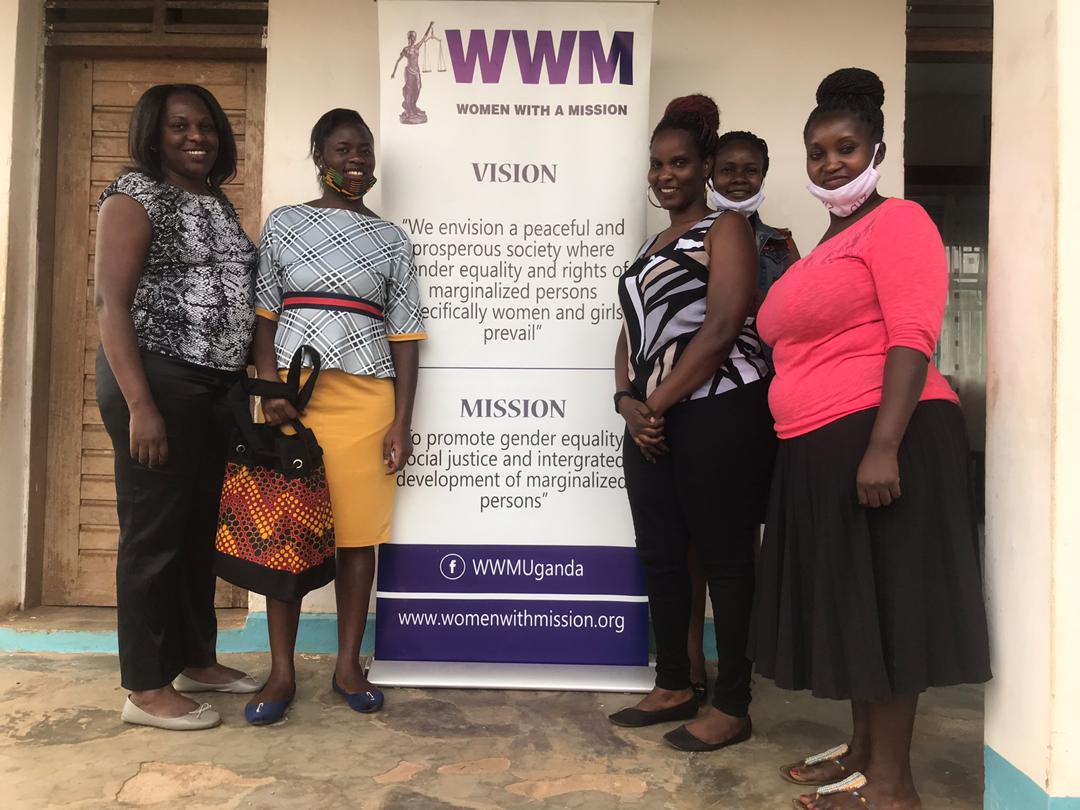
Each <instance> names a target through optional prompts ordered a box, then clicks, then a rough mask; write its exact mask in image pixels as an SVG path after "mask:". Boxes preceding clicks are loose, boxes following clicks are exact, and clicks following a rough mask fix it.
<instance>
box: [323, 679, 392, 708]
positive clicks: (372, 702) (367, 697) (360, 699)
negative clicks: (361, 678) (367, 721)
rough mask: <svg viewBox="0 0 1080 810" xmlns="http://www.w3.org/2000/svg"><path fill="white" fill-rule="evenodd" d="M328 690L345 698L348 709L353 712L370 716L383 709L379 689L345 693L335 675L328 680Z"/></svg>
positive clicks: (381, 695)
mask: <svg viewBox="0 0 1080 810" xmlns="http://www.w3.org/2000/svg"><path fill="white" fill-rule="evenodd" d="M330 688H331V689H333V690H334V691H335V692H337V693H338V694H339V695H341V696H342V697H343V698H345V702H346V703H348V704H349V708H350V709H352V710H353V711H354V712H362V713H364V714H371V713H372V712H377V711H379V709H381V708H382V707H383V699H384V697H383V693H382V690H381V689H372V690H371V691H369V692H346V691H345V690H344V689H342V688H341V687H340V686H338V682H337V674H336V673H335V674H334V677H333V678H332V679H331V680H330Z"/></svg>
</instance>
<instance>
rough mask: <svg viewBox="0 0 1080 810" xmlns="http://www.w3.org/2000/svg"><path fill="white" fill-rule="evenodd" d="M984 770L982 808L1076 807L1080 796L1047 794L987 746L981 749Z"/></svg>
mask: <svg viewBox="0 0 1080 810" xmlns="http://www.w3.org/2000/svg"><path fill="white" fill-rule="evenodd" d="M983 765H984V767H985V770H986V791H985V793H984V794H983V808H984V810H1080V797H1067V796H1050V795H1048V794H1047V793H1046V791H1045V790H1043V789H1042V788H1041V787H1039V786H1038V785H1037V784H1035V782H1034V780H1032V778H1031V777H1030V776H1028V775H1027V774H1025V773H1024V772H1023V771H1021V770H1020V769H1019V768H1017V767H1016V766H1015V765H1013V764H1012V763H1011V762H1009V761H1008V760H1007V759H1005V757H1003V756H1001V754H999V753H998V752H997V751H995V750H994V749H993V748H991V747H990V746H986V747H985V749H984V751H983Z"/></svg>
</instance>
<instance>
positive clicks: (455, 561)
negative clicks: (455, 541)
mask: <svg viewBox="0 0 1080 810" xmlns="http://www.w3.org/2000/svg"><path fill="white" fill-rule="evenodd" d="M439 573H441V574H442V575H443V578H444V579H449V580H455V579H461V578H462V577H463V576H464V575H465V560H464V559H462V557H461V555H460V554H447V555H446V556H445V557H443V558H442V559H441V560H439Z"/></svg>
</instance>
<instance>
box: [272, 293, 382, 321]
mask: <svg viewBox="0 0 1080 810" xmlns="http://www.w3.org/2000/svg"><path fill="white" fill-rule="evenodd" d="M281 308H282V309H328V310H336V311H338V312H355V313H357V314H358V315H367V316H368V317H369V318H378V319H379V320H383V319H384V318H385V317H386V314H385V313H384V312H383V310H382V307H380V306H379V305H378V304H375V303H373V302H371V301H368V300H366V299H364V298H357V297H356V296H354V295H342V294H341V293H328V292H308V293H302V292H288V293H285V294H284V295H283V296H282V299H281Z"/></svg>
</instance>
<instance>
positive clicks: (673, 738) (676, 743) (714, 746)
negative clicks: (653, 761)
mask: <svg viewBox="0 0 1080 810" xmlns="http://www.w3.org/2000/svg"><path fill="white" fill-rule="evenodd" d="M753 733H754V724H753V723H751V722H750V718H749V717H747V718H746V725H745V726H743V730H742V731H740V732H739V733H738V734H736V735H735V736H734V737H728V738H727V739H726V740H723V741H722V742H718V743H707V742H705V741H704V740H699V739H698V738H697V737H695V736H694V735H693V734H691V733H690V730H689V729H687V727H686V726H679V727H678V728H677V729H674V730H672V731H669V732H668V733H667V734H665V735H664V740H665V741H666V742H667V744H668V745H670V746H671V747H672V748H677V749H678V750H679V751H691V752H696V751H719V750H720V749H721V748H727V747H728V746H729V745H738V744H739V743H741V742H746V741H747V740H749V739H750V736H751V735H752V734H753Z"/></svg>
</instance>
